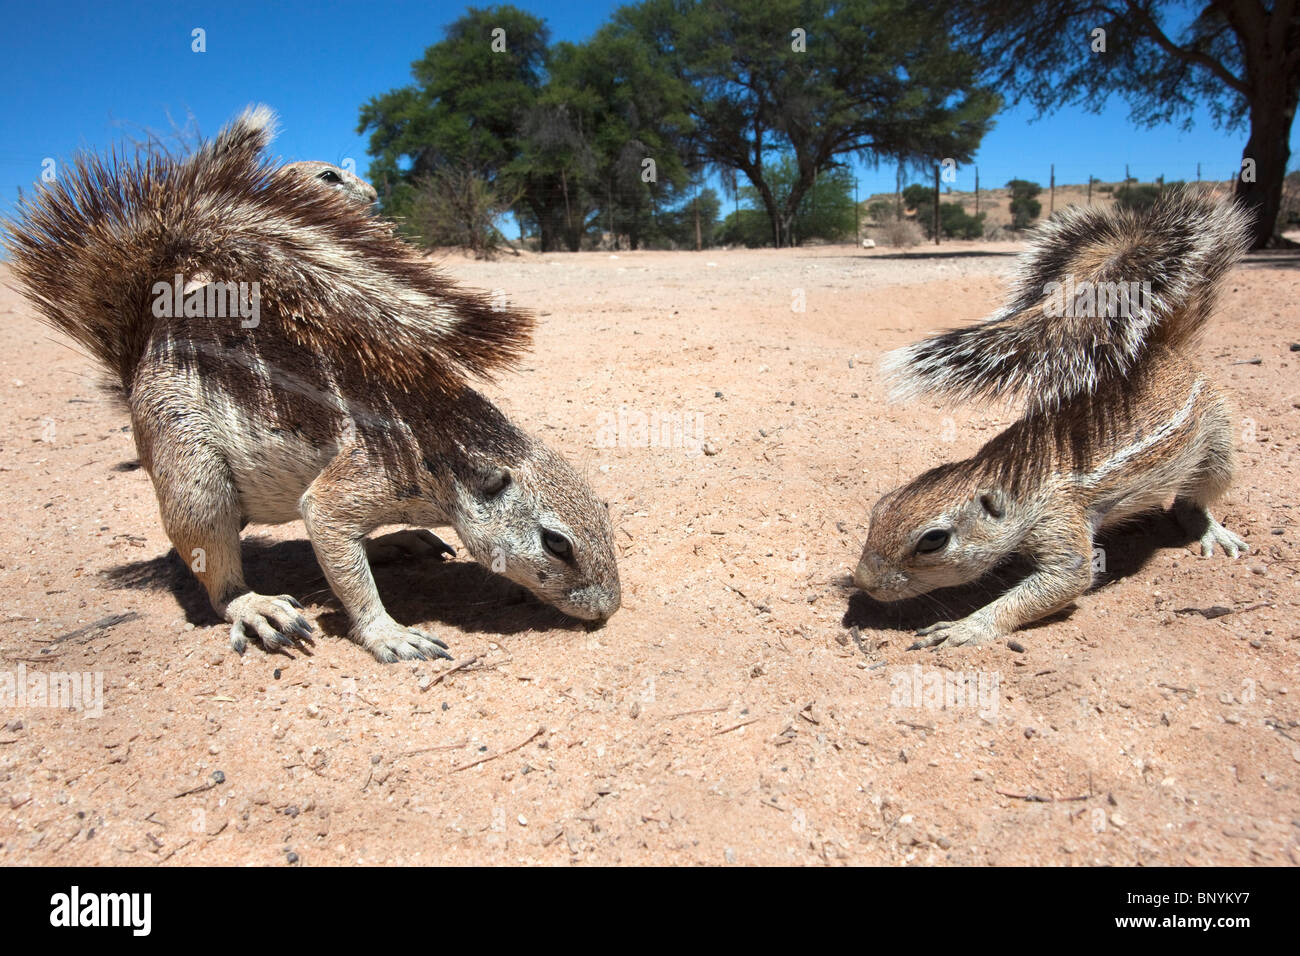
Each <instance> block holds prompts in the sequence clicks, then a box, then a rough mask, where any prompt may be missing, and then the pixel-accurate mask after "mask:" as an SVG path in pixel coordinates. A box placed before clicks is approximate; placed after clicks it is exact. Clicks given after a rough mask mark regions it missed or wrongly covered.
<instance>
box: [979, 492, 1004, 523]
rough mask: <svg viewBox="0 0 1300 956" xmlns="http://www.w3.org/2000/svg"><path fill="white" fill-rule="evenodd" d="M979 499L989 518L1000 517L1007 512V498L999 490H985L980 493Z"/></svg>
mask: <svg viewBox="0 0 1300 956" xmlns="http://www.w3.org/2000/svg"><path fill="white" fill-rule="evenodd" d="M979 501H980V507H982V508H983V509H984V512H985V514H987V515H988V516H989V517H990V518H1001V517H1002V516H1003V515H1005V514H1006V513H1007V500H1006V498H1005V496H1003V494H1002V492H1000V491H986V492H984V493H983V494H981V495H980V497H979Z"/></svg>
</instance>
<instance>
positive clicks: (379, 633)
mask: <svg viewBox="0 0 1300 956" xmlns="http://www.w3.org/2000/svg"><path fill="white" fill-rule="evenodd" d="M357 641H358V643H360V644H361V646H362V647H364V648H365V649H366V650H368V651H369V652H370V653H371V654H374V655H375V659H376V660H377V661H379V662H380V663H381V664H392V663H393V662H395V661H430V660H434V659H436V658H439V657H442V658H445V659H447V660H449V661H450V660H453V658H452V656H451V655H450V654H448V653H447V645H446V644H444V643H443V642H442V641H440V640H438V639H437V638H436V637H433V636H431V635H429V634H425V633H424V632H423V631H420V630H417V629H416V628H413V627H404V626H403V625H401V624H398V623H397V622H396V621H394V620H393V619H392V618H391V617H390V618H388V619H386V620H382V621H376V622H375V623H374V624H371V625H370V626H369V627H367V628H366V629H365V630H364V631H361V632H360V633H359V634H358V635H357Z"/></svg>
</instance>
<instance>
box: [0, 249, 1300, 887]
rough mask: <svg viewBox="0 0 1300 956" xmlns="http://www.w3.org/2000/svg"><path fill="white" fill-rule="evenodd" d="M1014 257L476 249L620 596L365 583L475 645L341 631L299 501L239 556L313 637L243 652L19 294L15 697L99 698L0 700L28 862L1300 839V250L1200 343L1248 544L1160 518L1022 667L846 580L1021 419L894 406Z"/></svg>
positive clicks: (510, 856) (518, 381) (946, 858)
mask: <svg viewBox="0 0 1300 956" xmlns="http://www.w3.org/2000/svg"><path fill="white" fill-rule="evenodd" d="M1018 248H1019V247H1018V246H1016V245H1015V244H1012V243H1007V244H960V243H953V244H949V245H945V246H943V247H941V249H940V250H939V253H938V255H936V254H935V250H934V249H933V248H932V247H927V246H922V247H920V248H918V249H916V250H913V251H911V252H909V253H906V254H900V253H896V252H892V251H890V250H886V249H876V250H869V251H864V250H860V249H855V248H852V247H824V248H818V249H801V250H793V251H791V250H785V251H774V250H759V251H743V250H741V251H713V252H705V253H683V252H679V253H657V252H641V253H621V254H618V255H616V256H615V255H610V254H608V253H581V254H576V255H569V254H557V255H545V256H540V255H526V256H522V257H514V256H509V255H507V256H504V257H502V258H500V259H498V260H496V261H494V262H486V263H484V262H475V261H472V260H469V259H466V258H462V257H449V258H448V259H447V260H446V266H447V268H448V269H449V270H450V271H451V272H452V273H454V274H455V275H456V276H457V277H458V278H460V279H461V280H463V281H464V282H466V283H467V284H471V285H474V286H478V287H481V288H485V289H490V290H502V291H503V293H504V294H505V295H507V296H508V297H509V298H510V300H512V301H514V302H518V303H520V304H523V305H526V306H529V307H531V308H534V309H536V310H537V311H538V312H539V313H540V327H539V331H538V334H537V339H536V348H535V350H534V352H533V354H532V356H531V357H530V358H529V359H528V360H527V361H526V362H525V364H524V367H523V368H522V369H521V370H520V371H519V372H518V373H517V374H511V375H509V376H507V377H506V378H505V379H504V380H502V381H501V382H499V383H498V384H496V385H492V386H489V387H487V389H486V390H487V392H488V394H489V395H491V396H492V397H493V398H494V399H495V400H498V401H499V402H500V403H501V404H502V406H503V407H504V408H505V409H506V411H507V413H508V414H509V415H511V416H512V417H513V418H514V420H515V421H516V422H517V423H518V424H520V425H521V426H523V427H525V428H527V429H529V430H531V431H533V432H534V433H536V434H538V435H539V436H541V437H542V438H543V439H544V440H546V441H547V442H548V443H550V444H551V445H552V446H554V447H555V448H557V449H558V450H559V451H560V452H562V453H563V454H565V455H566V456H568V457H569V458H570V459H571V460H572V461H574V462H575V464H576V465H577V466H578V467H579V468H580V469H581V470H582V471H583V472H584V473H585V474H586V475H587V476H588V477H589V479H590V481H591V482H592V484H593V485H594V486H595V488H596V490H597V491H598V492H599V493H600V494H601V495H603V496H604V497H606V498H608V499H609V501H610V503H611V508H612V513H613V515H614V518H615V521H616V525H617V529H618V530H617V539H618V546H619V548H620V551H621V554H620V570H621V575H622V581H623V593H624V604H623V609H622V610H621V611H620V612H619V613H618V614H617V615H616V616H615V617H614V618H613V619H612V620H611V621H610V623H609V624H608V625H607V626H606V627H605V628H603V629H600V630H589V629H587V628H586V627H584V626H581V625H578V624H575V623H572V622H569V621H567V619H565V618H563V617H562V616H561V615H559V614H558V613H556V612H554V611H552V610H550V609H548V608H547V607H545V606H543V605H541V604H539V603H538V602H537V601H535V600H534V599H532V598H531V597H529V596H527V595H526V594H524V593H522V592H520V591H519V589H517V588H515V587H514V586H513V585H510V584H508V583H505V582H501V581H499V580H497V579H495V578H493V577H492V576H491V575H490V574H489V573H487V572H486V571H484V570H481V569H480V568H479V567H478V566H477V565H474V564H472V563H471V562H470V561H469V560H468V559H466V558H465V557H463V556H462V557H461V558H459V559H457V560H455V561H450V562H438V561H435V560H432V559H430V560H425V561H410V560H407V561H398V562H394V563H390V564H385V565H382V566H379V567H377V568H376V577H377V579H378V583H379V587H380V590H381V592H382V593H383V595H384V598H385V600H386V602H387V604H388V608H389V610H390V611H391V612H392V614H393V615H394V616H395V617H396V618H397V619H398V620H400V621H402V622H403V623H407V624H411V625H416V626H420V627H422V628H425V629H428V630H431V631H433V632H434V633H436V634H438V635H439V636H441V637H442V638H443V639H444V640H446V641H447V642H448V643H449V644H450V645H451V650H452V653H453V654H454V655H455V657H456V663H455V665H453V664H448V663H447V662H431V663H405V664H398V665H381V664H378V663H376V662H375V661H374V660H373V659H371V658H370V657H369V656H368V655H367V654H365V653H364V652H362V651H361V650H360V649H359V648H358V647H357V646H356V645H354V644H352V643H350V642H349V641H348V640H346V638H345V637H344V634H345V630H346V620H345V617H344V615H343V614H342V612H341V608H340V606H339V604H338V602H337V601H336V600H335V599H334V597H333V596H332V595H331V593H330V592H329V590H328V588H327V586H326V584H325V582H324V579H323V578H322V577H321V574H320V570H319V568H318V566H317V565H316V563H315V560H314V558H313V556H312V553H311V549H310V546H309V545H308V543H307V541H306V540H305V537H304V532H303V529H302V526H301V524H292V525H283V526H279V527H275V528H264V527H252V528H249V529H248V530H247V531H246V532H245V546H244V547H245V561H246V567H247V571H248V576H249V579H250V583H251V584H252V585H253V586H254V587H255V588H258V589H260V590H263V591H266V592H270V593H281V592H289V593H292V594H295V595H296V596H297V597H298V598H300V599H301V600H302V601H303V602H304V604H306V605H307V607H308V610H309V614H310V616H311V617H312V618H313V619H314V620H315V621H316V622H317V623H318V624H319V626H320V628H321V630H322V631H323V632H324V634H323V636H322V637H321V638H320V639H319V641H318V644H317V649H316V652H315V654H314V655H313V656H310V657H306V656H302V655H298V656H294V657H289V656H284V655H279V656H271V655H268V654H266V653H263V652H262V651H260V650H258V649H256V648H251V649H250V650H249V651H248V653H247V654H246V655H245V656H244V657H242V658H240V657H238V656H236V655H235V654H234V653H233V652H232V651H231V650H230V648H229V644H228V633H227V632H228V629H227V627H226V626H225V625H223V624H222V623H221V622H220V621H219V620H217V619H216V617H215V615H214V614H213V613H212V611H211V610H210V608H209V607H208V604H207V600H206V597H205V595H204V594H203V592H202V590H201V589H200V588H199V587H198V585H197V583H196V582H195V581H194V580H193V579H192V578H191V577H190V576H189V575H188V572H187V571H186V570H185V569H184V567H183V566H182V565H181V564H180V562H179V560H178V559H177V558H176V556H175V555H174V554H170V553H169V552H170V544H169V542H168V540H167V538H166V536H165V535H164V533H163V530H162V527H161V524H160V521H159V518H158V512H157V505H156V502H155V499H154V496H153V492H152V488H151V485H150V482H149V478H148V476H147V475H146V474H145V473H144V472H143V471H141V470H140V469H139V468H138V467H136V466H135V465H134V462H135V458H136V452H135V448H134V446H133V443H132V438H131V433H130V428H129V426H128V424H127V420H126V418H125V416H124V415H123V414H122V413H121V411H119V410H118V409H117V408H116V407H115V406H114V405H113V404H112V403H111V402H110V401H109V400H107V399H106V398H105V397H104V396H103V395H102V394H101V393H100V392H99V391H98V390H97V388H96V379H97V372H96V370H95V369H94V366H93V364H92V363H91V362H90V361H89V360H88V359H87V358H86V357H85V356H83V355H81V354H79V353H78V352H76V351H74V350H73V349H71V348H70V347H68V346H66V345H65V344H64V342H63V341H62V340H61V339H60V338H59V337H58V336H56V335H55V334H54V333H52V332H49V331H47V330H45V329H44V328H43V327H42V326H41V325H39V324H38V323H37V321H36V320H35V319H34V317H33V313H32V310H31V308H30V307H29V306H28V305H27V304H26V303H24V302H22V301H21V300H20V299H19V298H18V296H16V295H15V294H14V293H13V292H12V291H9V290H3V291H0V314H3V316H4V321H3V322H2V323H0V415H2V416H3V419H2V420H3V423H4V428H3V431H0V472H3V479H4V480H3V495H4V500H3V502H2V503H0V507H2V509H3V512H4V518H3V519H2V520H0V535H2V536H3V548H2V551H0V658H2V661H0V680H2V679H3V676H2V675H3V673H5V672H8V673H10V674H14V675H17V674H18V672H19V669H20V668H21V669H23V671H24V673H25V674H26V675H27V676H29V677H30V676H31V675H33V674H36V675H42V676H44V677H45V678H47V679H48V676H49V675H50V674H51V673H54V672H60V673H77V674H81V673H83V672H86V673H89V674H90V675H91V676H92V678H93V677H94V675H99V677H100V679H102V694H103V696H102V714H101V715H99V716H90V715H89V714H88V713H78V712H76V711H74V710H67V709H60V708H58V707H49V706H44V707H42V706H35V705H33V704H32V703H31V702H30V701H28V702H27V703H26V705H24V706H11V707H7V708H3V709H0V863H2V864H5V865H13V864H140V865H157V864H163V863H165V864H168V865H181V864H229V863H254V864H265V865H292V864H296V865H329V864H352V863H369V864H375V863H490V864H500V863H506V864H516V863H537V864H571V863H580V864H581V863H587V864H613V863H623V864H690V863H700V864H717V865H725V864H733V863H734V864H742V865H743V864H785V863H796V864H823V863H850V864H942V863H951V864H982V863H997V864H1025V863H1028V864H1057V865H1093V864H1121V865H1129V864H1193V865H1203V864H1294V863H1300V818H1298V817H1297V806H1298V805H1300V792H1298V790H1297V788H1298V787H1300V679H1298V672H1297V666H1298V656H1300V623H1297V613H1296V612H1297V604H1300V588H1298V587H1297V583H1298V582H1300V577H1298V576H1297V570H1298V565H1297V554H1298V548H1297V544H1298V543H1300V514H1298V513H1297V511H1296V509H1295V507H1294V505H1293V501H1294V498H1295V492H1294V485H1292V482H1294V481H1296V480H1297V479H1300V474H1298V473H1297V435H1298V433H1300V384H1297V376H1296V371H1297V368H1298V367H1300V353H1297V352H1293V351H1291V346H1292V343H1296V342H1300V312H1298V310H1297V301H1300V261H1297V259H1296V258H1294V257H1292V256H1285V255H1280V256H1279V255H1271V256H1252V257H1250V258H1249V260H1248V261H1247V262H1246V263H1245V264H1243V265H1242V266H1241V267H1239V268H1238V269H1237V270H1236V271H1234V272H1233V274H1232V276H1231V279H1230V282H1229V284H1228V286H1227V288H1226V289H1225V292H1224V295H1223V298H1222V307H1221V312H1220V315H1219V316H1218V318H1217V319H1216V320H1215V324H1214V326H1213V333H1212V335H1211V336H1209V337H1208V338H1207V340H1206V343H1205V346H1204V347H1203V348H1202V350H1201V358H1202V360H1203V362H1204V365H1205V367H1206V369H1207V370H1208V371H1209V372H1210V374H1211V375H1212V376H1213V377H1214V378H1215V379H1216V380H1217V381H1219V382H1220V383H1221V384H1222V385H1223V386H1225V387H1226V388H1227V389H1228V390H1229V391H1230V392H1231V393H1232V394H1233V396H1234V397H1235V400H1236V401H1237V403H1238V405H1239V408H1240V414H1241V416H1242V422H1241V425H1240V428H1239V435H1238V450H1239V453H1240V470H1239V478H1238V481H1237V484H1236V486H1235V487H1234V488H1233V490H1232V491H1231V492H1230V493H1229V495H1228V496H1227V498H1226V499H1225V501H1224V502H1222V504H1221V505H1220V507H1219V509H1218V512H1219V515H1218V516H1219V517H1220V518H1221V519H1222V520H1223V521H1224V523H1225V524H1227V525H1228V526H1229V527H1230V528H1232V529H1234V530H1235V531H1237V533H1239V534H1241V535H1243V536H1244V537H1245V539H1246V540H1247V541H1248V542H1249V544H1250V546H1251V553H1250V554H1249V555H1247V556H1245V557H1243V558H1241V559H1240V560H1237V561H1231V560H1229V559H1227V558H1225V557H1224V556H1223V555H1217V556H1215V557H1213V558H1202V557H1201V556H1200V555H1199V554H1198V550H1199V548H1198V546H1197V545H1195V544H1189V542H1188V541H1187V539H1186V536H1185V535H1183V534H1182V533H1181V532H1179V531H1178V529H1177V527H1176V525H1175V524H1174V522H1173V520H1172V518H1170V517H1169V516H1167V515H1164V514H1159V513H1157V514H1155V515H1153V516H1152V517H1151V518H1150V520H1148V521H1145V522H1143V523H1141V524H1139V525H1137V526H1136V527H1134V528H1132V529H1130V530H1129V531H1127V532H1125V533H1123V534H1119V535H1114V536H1112V538H1111V539H1109V540H1108V541H1107V542H1105V547H1106V557H1107V573H1106V574H1105V575H1104V576H1103V577H1102V579H1101V581H1100V583H1099V585H1098V587H1096V588H1095V589H1094V591H1093V592H1092V593H1090V594H1088V595H1086V596H1084V597H1083V598H1081V599H1080V600H1079V601H1078V603H1077V605H1076V606H1075V607H1073V608H1072V609H1070V610H1069V611H1067V612H1065V613H1062V614H1060V615H1057V616H1056V617H1053V618H1051V619H1050V620H1048V621H1046V622H1043V623H1040V624H1039V625H1037V626H1034V627H1031V628H1029V629H1027V630H1025V631H1024V632H1021V633H1020V634H1018V635H1017V640H1018V642H1019V643H1020V644H1021V645H1023V647H1024V651H1023V653H1017V652H1016V651H1014V650H1012V649H1010V648H1009V647H1008V646H1007V645H1006V643H997V644H991V645H987V646H983V647H978V648H974V649H969V650H959V651H940V652H928V651H921V652H909V651H907V650H906V648H907V647H908V645H909V644H910V643H911V642H912V640H913V638H912V634H911V630H910V628H913V627H916V626H918V625H923V624H925V623H932V622H933V621H934V620H935V619H937V614H938V610H939V609H938V608H937V607H935V606H934V605H932V604H928V603H925V602H921V603H918V604H912V605H907V606H903V607H891V606H883V605H878V604H876V603H875V602H873V601H870V600H869V599H867V598H866V597H865V596H863V595H861V594H858V593H855V592H854V591H853V590H852V589H851V587H849V586H847V574H848V571H849V569H850V568H851V567H852V565H853V564H854V563H855V561H856V559H857V556H858V553H859V551H860V549H861V547H862V543H863V540H864V536H865V532H866V527H867V521H868V516H869V512H870V508H871V505H872V503H873V502H874V501H875V500H876V498H877V497H878V496H879V495H880V494H881V493H883V492H885V491H887V490H889V489H890V488H892V487H895V486H896V485H898V484H900V483H902V482H904V481H906V480H908V479H910V478H911V477H912V476H914V475H915V474H917V473H918V472H920V471H921V470H923V469H925V468H927V467H930V466H932V465H935V464H937V463H939V462H942V461H945V460H951V459H954V458H957V457H961V456H964V455H966V454H969V453H970V452H972V451H973V450H974V449H975V448H977V447H978V446H979V445H980V444H981V443H982V442H984V441H986V440H987V439H988V438H990V437H991V436H992V435H993V434H995V433H996V431H997V430H998V428H1000V427H1001V426H1003V425H1005V424H1006V423H1008V422H1009V420H1010V413H1008V412H1007V411H1006V410H1003V409H991V410H990V409H978V408H966V409H958V410H949V409H944V408H940V407H938V406H937V405H935V404H934V403H932V402H919V403H913V404H903V405H897V404H895V405H891V404H889V403H887V401H886V389H885V387H884V385H883V383H882V381H881V376H880V374H879V371H878V368H877V361H878V358H879V356H880V354H881V353H882V352H883V351H885V350H887V349H890V348H893V347H897V346H899V345H903V344H905V343H907V342H909V341H912V340H914V339H916V338H917V337H918V336H920V335H922V334H924V333H926V332H929V331H932V330H934V329H938V328H942V327H947V326H950V325H954V324H961V323H965V322H969V321H973V320H975V319H977V318H979V317H981V316H983V315H985V314H987V313H988V312H990V311H991V310H992V309H993V308H995V307H996V305H997V304H998V303H999V302H1000V300H1001V297H1002V294H1003V288H1004V284H1005V279H1006V275H1007V274H1008V272H1009V271H1010V269H1011V268H1012V266H1013V264H1014V259H1013V258H1012V255H1013V253H1015V252H1016V251H1017V250H1018ZM652 423H653V424H654V426H655V427H654V428H651V427H650V425H651V424H652ZM446 536H447V537H448V539H449V540H451V541H452V542H453V543H455V540H454V535H450V534H448V535H446ZM992 587H993V585H989V586H988V587H985V588H983V589H978V588H977V589H974V590H972V591H970V592H968V593H964V594H959V595H956V596H949V597H945V598H944V601H945V604H946V605H947V606H948V607H952V606H954V605H960V604H961V603H962V602H963V601H964V602H966V604H965V606H966V607H973V606H974V603H973V602H975V601H978V600H979V598H980V596H981V595H982V596H983V597H985V598H987V597H988V596H989V595H990V594H991V593H993V591H992V590H991V588H992ZM1215 608H1218V609H1224V610H1226V611H1228V612H1229V613H1222V611H1219V610H1212V609H1215ZM1216 615H1217V616H1216ZM967 690H972V691H973V693H972V694H970V695H967V694H966V691H967ZM945 691H946V692H947V693H946V695H945ZM958 691H961V692H962V693H960V694H958ZM218 781H220V782H218Z"/></svg>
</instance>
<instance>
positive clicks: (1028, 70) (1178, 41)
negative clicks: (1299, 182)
mask: <svg viewBox="0 0 1300 956" xmlns="http://www.w3.org/2000/svg"><path fill="white" fill-rule="evenodd" d="M947 9H948V13H949V16H950V21H949V22H950V27H951V30H952V32H954V33H955V34H956V35H957V36H958V37H959V42H960V43H961V44H962V46H963V47H964V48H965V49H967V50H969V51H970V52H972V53H973V54H975V55H979V56H982V57H984V58H986V59H985V62H986V67H985V70H984V72H983V77H984V79H986V80H988V81H990V82H993V83H995V84H996V85H997V86H998V87H999V88H1000V89H1010V90H1012V91H1014V93H1015V95H1016V97H1017V98H1018V99H1027V100H1029V101H1030V102H1031V103H1033V104H1034V105H1035V106H1037V107H1038V108H1039V109H1054V108H1056V107H1059V106H1061V105H1064V104H1067V103H1077V104H1083V105H1086V106H1088V107H1090V108H1091V109H1093V110H1094V111H1096V110H1100V109H1101V107H1102V104H1104V103H1105V101H1106V99H1107V97H1108V96H1109V95H1110V94H1111V93H1119V94H1120V95H1121V96H1123V97H1124V98H1125V99H1126V100H1127V101H1128V103H1129V105H1130V107H1131V109H1132V118H1133V120H1134V122H1136V123H1138V124H1139V125H1144V126H1154V125H1157V124H1161V123H1169V122H1172V121H1174V120H1175V119H1178V118H1180V117H1181V118H1182V125H1183V127H1184V128H1186V127H1188V126H1189V125H1190V124H1191V115H1192V111H1193V109H1194V108H1195V107H1196V106H1197V105H1198V104H1205V105H1206V106H1208V107H1209V109H1210V115H1211V116H1212V118H1213V120H1214V122H1215V123H1216V124H1217V125H1219V126H1220V127H1221V128H1224V129H1236V130H1240V129H1243V128H1248V129H1249V133H1248V136H1247V139H1246V144H1245V147H1244V148H1243V150H1242V170H1241V172H1240V174H1239V175H1238V176H1237V181H1236V187H1235V191H1236V196H1237V198H1238V200H1239V201H1240V202H1241V203H1242V204H1243V205H1245V206H1247V207H1248V208H1250V209H1252V210H1255V212H1256V217H1255V234H1254V239H1253V245H1254V247H1255V248H1262V247H1264V246H1266V245H1276V244H1282V242H1283V240H1281V238H1280V236H1278V235H1277V220H1278V211H1279V209H1280V208H1281V202H1282V184H1283V180H1284V179H1285V177H1286V171H1287V170H1286V167H1287V162H1288V160H1289V158H1290V155H1291V150H1290V145H1289V141H1290V137H1291V124H1292V121H1293V120H1294V119H1295V111H1296V105H1297V98H1298V97H1300V3H1298V2H1297V0H1274V2H1267V0H1209V2H1207V3H1206V4H1205V5H1204V6H1203V7H1201V8H1200V10H1199V12H1197V11H1191V13H1190V20H1189V22H1187V23H1185V24H1182V25H1181V26H1180V24H1181V21H1182V20H1183V19H1184V18H1186V17H1187V16H1188V12H1187V9H1186V4H1183V3H1179V2H1177V0H953V2H952V3H950V4H949V5H948V7H947ZM1099 30H1100V31H1102V32H1100V33H1098V32H1096V31H1099Z"/></svg>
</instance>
